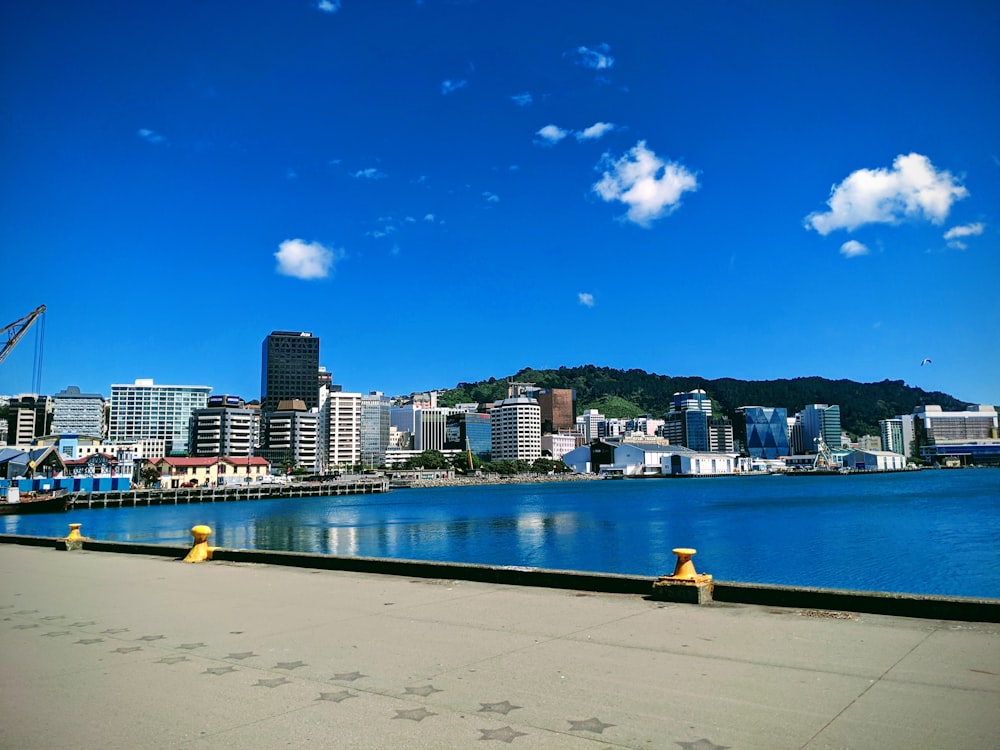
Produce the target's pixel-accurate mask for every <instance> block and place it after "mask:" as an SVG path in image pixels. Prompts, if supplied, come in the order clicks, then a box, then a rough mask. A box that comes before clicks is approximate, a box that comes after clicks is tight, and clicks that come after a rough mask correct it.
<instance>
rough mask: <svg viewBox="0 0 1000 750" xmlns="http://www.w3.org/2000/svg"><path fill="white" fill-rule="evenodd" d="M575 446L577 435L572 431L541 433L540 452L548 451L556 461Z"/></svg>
mask: <svg viewBox="0 0 1000 750" xmlns="http://www.w3.org/2000/svg"><path fill="white" fill-rule="evenodd" d="M576 446H577V435H576V434H575V433H572V432H559V433H549V434H548V435H542V453H543V454H545V453H548V454H549V455H550V456H551V457H552V459H553V460H554V461H558V460H559V459H561V458H562V457H563V456H565V455H566V454H567V453H569V452H570V451H572V450H574V449H575V448H576Z"/></svg>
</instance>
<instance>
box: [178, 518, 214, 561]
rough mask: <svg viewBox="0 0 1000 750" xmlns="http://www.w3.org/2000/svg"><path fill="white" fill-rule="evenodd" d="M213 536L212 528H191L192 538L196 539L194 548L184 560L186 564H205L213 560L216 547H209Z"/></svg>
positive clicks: (200, 526) (201, 526)
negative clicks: (209, 539) (209, 541)
mask: <svg viewBox="0 0 1000 750" xmlns="http://www.w3.org/2000/svg"><path fill="white" fill-rule="evenodd" d="M211 535H212V528H211V527H210V526H203V525H200V524H199V525H198V526H193V527H192V528H191V536H192V537H194V546H193V547H192V548H191V551H190V552H188V554H187V557H185V558H184V562H190V563H194V562H205V560H211V559H212V552H214V551H215V547H209V546H208V538H209V537H210V536H211Z"/></svg>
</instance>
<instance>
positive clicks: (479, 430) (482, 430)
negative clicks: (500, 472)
mask: <svg viewBox="0 0 1000 750" xmlns="http://www.w3.org/2000/svg"><path fill="white" fill-rule="evenodd" d="M492 421H493V420H492V418H491V417H490V415H489V414H483V413H482V412H470V411H460V412H453V413H452V414H449V415H448V416H447V417H445V441H444V447H445V449H446V450H460V451H466V450H470V451H472V453H473V455H475V456H477V457H478V458H479V459H480V460H481V461H490V460H491V457H492V455H493V454H492V451H493V426H492Z"/></svg>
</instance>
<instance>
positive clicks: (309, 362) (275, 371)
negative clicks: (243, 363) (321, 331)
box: [260, 331, 320, 413]
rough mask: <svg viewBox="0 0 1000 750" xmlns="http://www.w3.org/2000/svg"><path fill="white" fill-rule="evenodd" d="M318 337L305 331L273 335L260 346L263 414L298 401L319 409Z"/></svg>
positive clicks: (283, 332)
mask: <svg viewBox="0 0 1000 750" xmlns="http://www.w3.org/2000/svg"><path fill="white" fill-rule="evenodd" d="M319 372H320V369H319V337H317V336H313V335H312V334H311V333H308V332H306V331H272V332H271V333H270V334H269V335H268V336H267V337H266V338H265V339H264V342H263V344H262V346H261V370H260V394H261V395H260V403H261V409H262V410H263V411H264V412H265V413H268V412H272V411H274V410H276V409H277V408H278V404H279V402H281V401H290V400H295V399H298V400H300V401H302V402H303V403H304V404H305V405H306V408H307V409H318V408H319Z"/></svg>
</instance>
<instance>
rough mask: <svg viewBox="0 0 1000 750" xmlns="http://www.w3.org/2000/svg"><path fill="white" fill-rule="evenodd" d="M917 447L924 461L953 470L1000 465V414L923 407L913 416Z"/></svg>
mask: <svg viewBox="0 0 1000 750" xmlns="http://www.w3.org/2000/svg"><path fill="white" fill-rule="evenodd" d="M913 430H914V444H915V449H916V451H918V452H919V455H920V457H921V458H923V459H924V460H926V461H930V462H932V463H941V464H945V465H949V466H953V465H956V466H962V465H976V466H997V465H1000V435H998V418H997V411H996V409H995V408H994V407H992V406H985V405H983V406H970V407H969V408H968V409H967V410H966V411H944V410H943V409H942V408H941V407H940V406H934V405H927V406H923V407H920V408H919V409H918V410H917V411H915V412H914V414H913Z"/></svg>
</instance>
